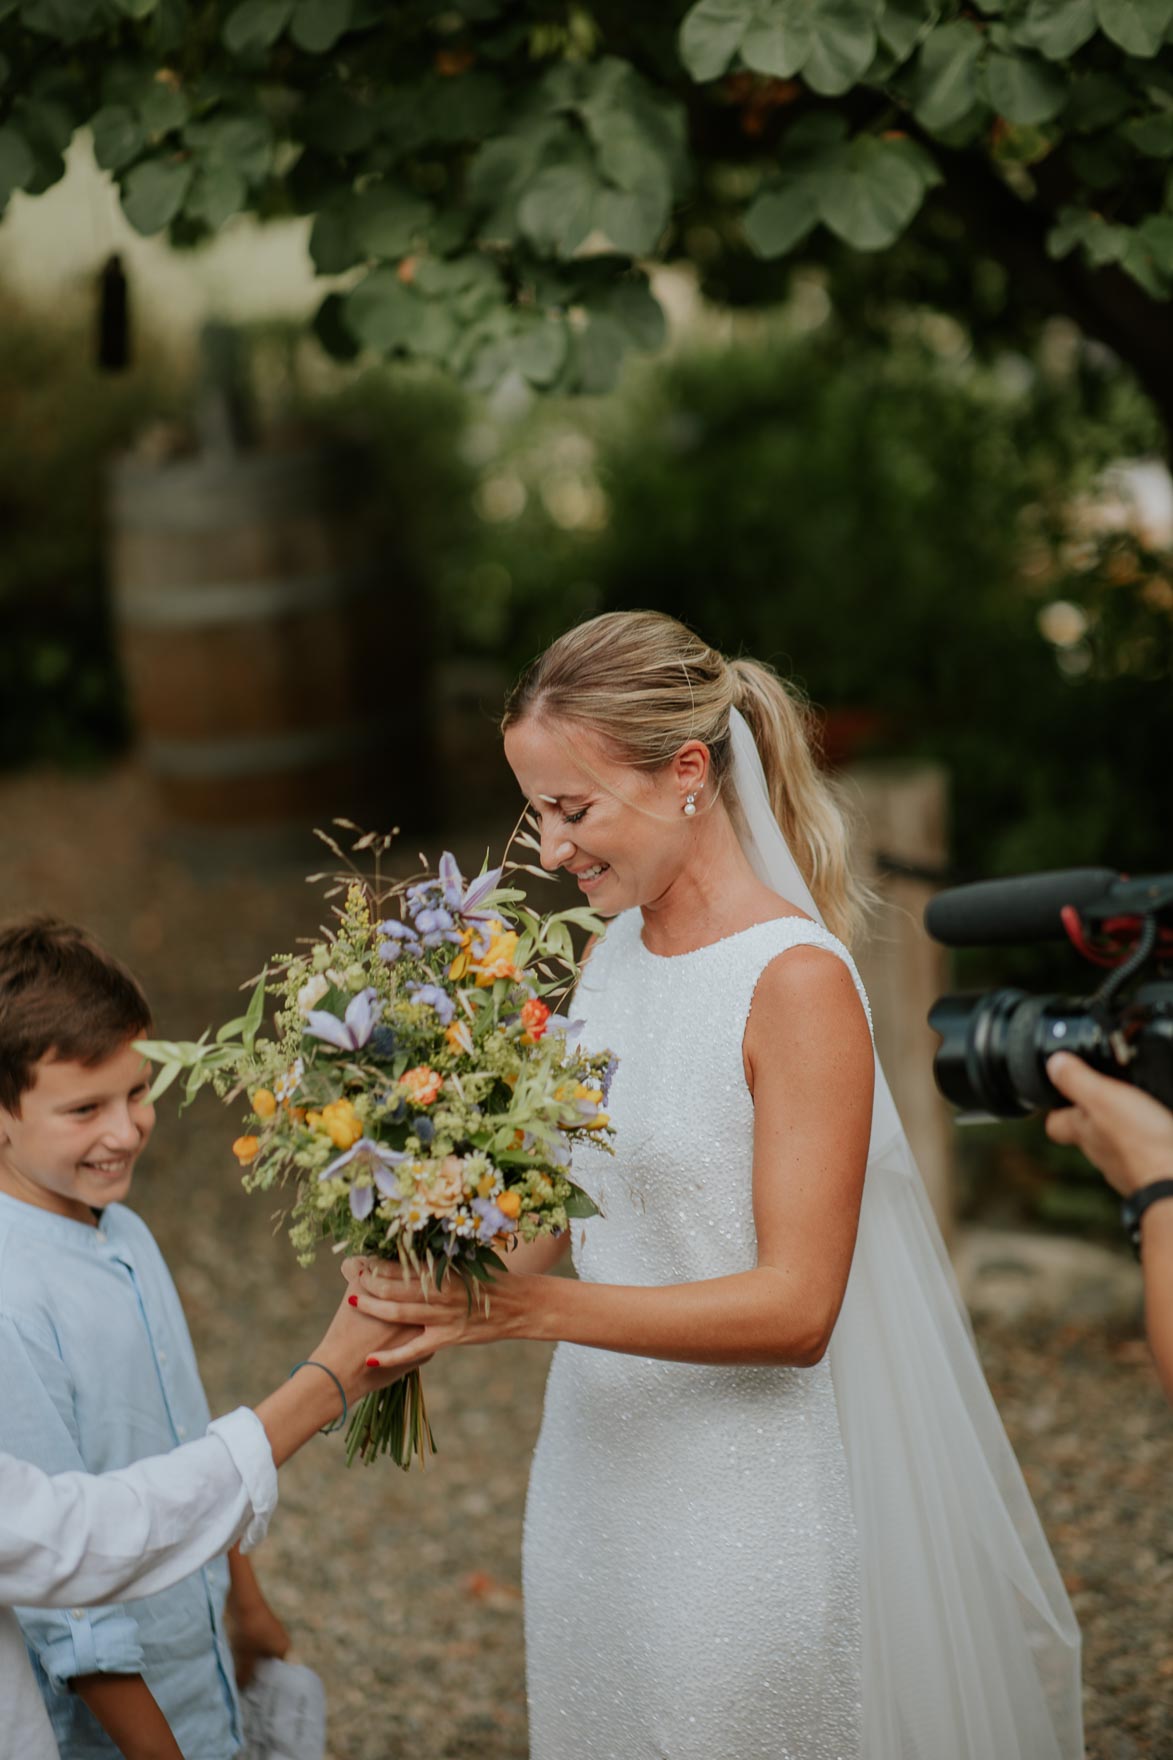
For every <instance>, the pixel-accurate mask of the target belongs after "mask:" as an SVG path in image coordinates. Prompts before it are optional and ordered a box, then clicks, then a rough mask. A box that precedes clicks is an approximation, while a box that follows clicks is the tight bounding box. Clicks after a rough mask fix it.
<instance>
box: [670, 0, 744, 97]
mask: <svg viewBox="0 0 1173 1760" xmlns="http://www.w3.org/2000/svg"><path fill="white" fill-rule="evenodd" d="M756 11H757V7H756V5H755V3H754V0H698V3H697V5H695V6H694V7H692V8H691V9H690V11H688V12H687V13H686V14H685V16H684V22H683V23H682V24H681V26H680V37H679V48H680V59H681V60H682V61H683V63H684V65H685V67H686V68H687V69H688V71H689V73H690V74H691V75H692V77H693V79H694V80H696V81H697V83H698V84H700V83H703V82H704V81H705V80H710V79H717V78H719V77H720V75H721V74H723V73H724V72H725V69H726V68H727V67H728V66H729V63H730V62H731V61H732V59H733V57H734V55H736V53H737V50H738V48H739V47H740V45H741V39H742V37H743V36H744V35H745V33H746V31H747V30H748V29H749V27H750V26H751V25H752V24H753V22H754V15H755V13H756Z"/></svg>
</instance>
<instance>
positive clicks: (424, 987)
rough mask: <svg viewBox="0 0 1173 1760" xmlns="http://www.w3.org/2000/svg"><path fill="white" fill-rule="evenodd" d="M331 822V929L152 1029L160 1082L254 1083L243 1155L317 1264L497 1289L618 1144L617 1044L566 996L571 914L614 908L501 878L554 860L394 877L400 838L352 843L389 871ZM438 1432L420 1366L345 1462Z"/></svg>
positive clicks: (579, 1208) (365, 1426)
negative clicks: (375, 1267)
mask: <svg viewBox="0 0 1173 1760" xmlns="http://www.w3.org/2000/svg"><path fill="white" fill-rule="evenodd" d="M336 823H338V824H342V825H344V826H346V828H347V829H350V830H357V827H353V826H349V825H347V822H345V821H336ZM392 835H393V834H392ZM319 836H323V837H324V838H325V841H326V842H327V844H328V845H329V847H330V849H331V851H332V852H333V853H334V854H335V855H337V856H338V857H339V858H340V860H342V861H343V862H344V863H346V864H347V869H348V871H347V872H345V873H343V874H331V875H314V876H312V877H311V878H312V879H314V880H323V879H328V880H329V881H330V882H331V891H330V893H329V896H330V897H333V898H340V899H341V901H342V902H341V903H340V904H338V905H336V906H335V907H334V912H333V915H334V921H333V923H332V924H331V926H330V927H329V928H327V929H324V930H322V931H321V935H320V939H318V940H315V941H313V942H311V943H309V944H308V945H307V946H306V947H305V948H304V951H302V952H299V953H295V954H290V955H283V956H281V957H279V958H277V959H275V960H274V961H273V963H272V964H271V965H270V966H269V967H268V968H267V969H266V971H265V972H264V973H263V974H262V975H261V977H260V979H259V980H258V981H257V983H256V986H255V988H254V990H253V992H252V997H251V1000H250V1002H249V1005H248V1008H247V1011H246V1012H245V1014H243V1015H242V1016H240V1018H239V1019H237V1020H232V1021H229V1022H227V1023H226V1024H225V1025H224V1026H222V1027H221V1028H220V1030H219V1031H218V1032H217V1033H216V1034H215V1035H214V1036H213V1035H212V1034H211V1033H210V1032H209V1033H205V1034H204V1036H203V1037H202V1038H201V1039H200V1040H198V1041H195V1042H189V1043H182V1042H173V1041H169V1040H150V1041H143V1042H141V1044H140V1047H139V1048H140V1050H142V1051H143V1052H144V1054H145V1055H146V1056H147V1057H149V1058H151V1059H153V1060H154V1061H155V1062H157V1063H159V1064H160V1065H161V1068H160V1071H159V1074H158V1076H157V1077H156V1079H155V1083H154V1086H153V1088H152V1091H151V1097H152V1099H153V1098H155V1097H156V1096H157V1095H158V1094H161V1093H162V1092H163V1090H164V1089H165V1088H167V1087H169V1086H170V1085H171V1083H172V1082H174V1081H175V1080H176V1078H177V1077H178V1076H179V1075H180V1074H181V1073H182V1072H183V1071H186V1072H187V1073H186V1101H187V1102H190V1101H191V1099H193V1098H194V1096H195V1094H196V1093H197V1092H198V1091H199V1089H200V1088H201V1087H203V1086H204V1085H205V1084H207V1083H211V1084H212V1085H213V1086H214V1088H215V1089H216V1090H217V1091H218V1092H219V1093H220V1095H221V1096H222V1097H223V1098H224V1099H226V1100H229V1101H231V1100H234V1099H236V1098H237V1096H239V1095H240V1094H241V1093H242V1092H243V1093H247V1095H248V1099H249V1102H250V1106H251V1113H250V1116H249V1118H248V1121H247V1124H246V1128H245V1131H244V1133H243V1134H242V1135H241V1136H239V1137H238V1138H237V1139H236V1141H235V1143H234V1144H233V1150H234V1153H235V1154H236V1156H237V1159H238V1160H239V1161H240V1162H241V1164H242V1166H243V1167H244V1168H245V1170H246V1171H245V1176H244V1181H245V1185H246V1187H247V1188H248V1189H249V1190H261V1191H269V1190H271V1189H272V1188H274V1187H284V1188H286V1189H288V1190H289V1192H290V1195H291V1203H290V1206H289V1212H288V1214H289V1218H290V1222H291V1226H290V1230H289V1233H290V1238H291V1240H292V1242H293V1245H294V1247H295V1248H296V1250H297V1253H298V1257H299V1259H300V1260H301V1262H302V1263H303V1264H308V1263H309V1261H310V1260H311V1259H312V1258H313V1255H314V1252H315V1249H316V1248H317V1247H318V1246H319V1245H320V1244H321V1243H323V1242H329V1243H331V1245H332V1246H333V1248H334V1249H335V1250H336V1251H345V1252H348V1253H363V1254H374V1255H378V1256H381V1257H383V1258H397V1259H398V1260H399V1261H400V1262H401V1263H402V1264H403V1266H404V1267H405V1268H407V1269H409V1270H410V1271H411V1272H412V1273H413V1274H414V1275H417V1276H418V1277H419V1278H420V1280H421V1284H422V1285H423V1287H424V1288H425V1289H426V1288H427V1286H428V1284H429V1283H433V1284H434V1285H436V1286H439V1284H440V1283H441V1282H442V1280H443V1279H444V1278H445V1277H459V1278H460V1279H461V1280H462V1281H463V1282H464V1284H465V1286H466V1288H467V1291H468V1295H469V1300H470V1301H472V1300H481V1299H486V1292H485V1286H486V1285H487V1284H489V1283H490V1282H491V1280H492V1278H493V1277H494V1276H496V1275H498V1274H499V1273H501V1272H503V1271H505V1270H506V1269H507V1267H506V1265H505V1263H504V1261H503V1259H502V1258H501V1256H500V1255H501V1251H502V1250H505V1251H507V1250H508V1249H509V1248H510V1247H511V1246H512V1245H513V1244H514V1243H515V1242H516V1241H518V1240H522V1241H533V1240H537V1239H539V1238H540V1237H541V1236H543V1235H551V1234H558V1233H560V1232H562V1231H563V1230H564V1229H565V1228H566V1227H567V1226H568V1223H569V1220H570V1219H571V1218H572V1217H583V1216H590V1215H593V1214H594V1213H595V1206H594V1205H593V1204H592V1203H591V1200H590V1199H589V1198H588V1197H587V1196H586V1194H585V1193H584V1192H582V1191H580V1189H579V1188H578V1187H577V1186H576V1185H575V1184H574V1182H573V1181H572V1180H571V1178H570V1176H569V1172H568V1168H569V1164H570V1156H571V1150H572V1148H573V1146H574V1145H575V1144H576V1143H580V1142H584V1141H585V1142H590V1143H593V1144H595V1145H596V1146H598V1147H600V1148H604V1149H609V1146H610V1145H609V1139H610V1129H609V1125H608V1120H607V1114H606V1112H605V1111H604V1107H605V1105H606V1098H607V1090H608V1087H609V1084H610V1078H611V1074H612V1072H613V1067H614V1064H613V1059H612V1058H611V1056H610V1054H609V1053H608V1052H607V1051H602V1050H601V1051H596V1052H591V1053H588V1052H586V1051H584V1050H583V1049H582V1048H581V1047H580V1046H579V1045H578V1044H577V1043H576V1040H575V1033H574V1023H572V1022H570V1021H567V1020H566V1019H565V1018H564V1017H563V1016H561V1015H559V1014H558V1013H556V1012H555V1011H554V1008H553V1007H552V1006H551V1005H552V1003H556V1001H557V997H556V996H555V994H554V993H555V992H561V993H562V994H565V993H566V992H567V991H568V990H569V988H570V986H571V985H572V984H573V981H574V979H575V977H576V975H577V966H576V963H575V956H574V950H573V945H572V942H571V936H570V925H571V924H574V925H576V926H577V927H579V928H580V929H584V930H587V931H590V932H593V933H598V932H600V931H601V930H602V928H603V924H602V922H601V921H599V919H598V918H596V917H594V916H593V915H592V914H591V913H590V912H589V911H588V910H585V909H581V908H579V909H572V910H566V911H561V912H559V913H556V914H552V915H547V916H544V917H539V916H538V915H536V914H535V913H534V912H533V911H531V910H529V909H528V908H527V906H526V895H525V893H524V891H523V890H521V888H519V887H518V886H516V885H510V884H507V883H505V882H506V880H507V878H512V877H513V876H515V875H516V874H518V873H522V872H525V873H535V874H540V873H541V870H539V869H535V868H527V867H525V865H524V864H513V865H512V866H506V865H503V866H502V867H499V868H495V869H493V870H491V871H489V872H486V873H482V874H481V875H479V876H478V877H477V878H476V879H474V880H473V881H472V882H471V883H469V882H467V881H466V880H465V879H464V877H463V876H462V875H461V873H460V871H459V869H458V867H457V864H456V862H455V860H454V858H453V857H452V856H451V855H448V854H445V855H444V856H442V857H441V860H440V864H439V869H438V871H437V872H435V873H432V872H431V871H429V870H427V869H426V868H425V871H424V872H423V873H422V874H419V875H417V876H415V877H413V878H412V879H410V880H403V881H399V882H393V883H388V884H384V882H383V879H382V876H381V862H382V858H383V856H385V854H386V851H387V849H388V848H389V847H390V844H391V837H390V836H386V837H384V836H376V835H375V834H372V833H368V834H365V835H360V836H359V838H358V840H357V842H356V843H355V845H354V850H355V851H356V852H357V851H359V850H365V851H373V852H374V866H375V872H374V878H373V880H372V879H366V878H364V877H363V876H362V874H361V873H360V872H359V871H358V870H357V869H356V868H354V867H353V866H352V865H350V863H349V862H348V859H347V858H346V857H345V856H344V855H343V852H342V850H341V849H340V848H339V846H338V844H337V843H336V842H335V841H334V839H332V838H329V837H325V834H324V833H319ZM421 860H423V858H422V857H421ZM270 999H272V1001H273V1004H274V1016H273V1025H272V1029H271V1031H270V1032H269V1033H268V1034H266V1032H265V1030H264V1029H265V1015H266V1004H267V1002H268V1001H269V1000H270ZM185 1103H186V1102H185ZM434 1447H435V1443H434V1440H433V1438H432V1434H431V1430H430V1428H429V1425H428V1421H427V1415H426V1411H425V1407H424V1399H423V1390H422V1384H421V1381H420V1375H419V1371H418V1370H415V1371H412V1373H411V1374H410V1375H408V1376H406V1377H405V1378H404V1379H403V1380H401V1381H398V1382H396V1383H395V1384H394V1385H393V1386H391V1387H389V1388H385V1389H384V1390H383V1391H382V1392H380V1393H377V1394H371V1395H368V1397H367V1398H366V1399H365V1400H364V1401H363V1402H362V1404H361V1405H360V1406H359V1407H358V1409H357V1410H356V1412H355V1414H354V1417H353V1420H352V1422H351V1425H350V1429H349V1432H348V1435H347V1462H348V1464H349V1463H350V1462H352V1461H353V1460H354V1458H355V1456H356V1455H358V1456H360V1457H361V1458H362V1459H363V1460H364V1461H368V1460H372V1459H374V1458H375V1457H376V1456H377V1455H379V1454H382V1453H388V1454H390V1455H391V1456H392V1457H393V1459H394V1460H395V1461H396V1462H397V1463H398V1464H399V1465H400V1466H401V1467H407V1466H409V1465H410V1464H411V1461H412V1459H413V1457H414V1456H416V1455H418V1456H419V1458H420V1459H421V1461H422V1460H424V1459H426V1455H427V1452H428V1450H429V1449H434Z"/></svg>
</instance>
